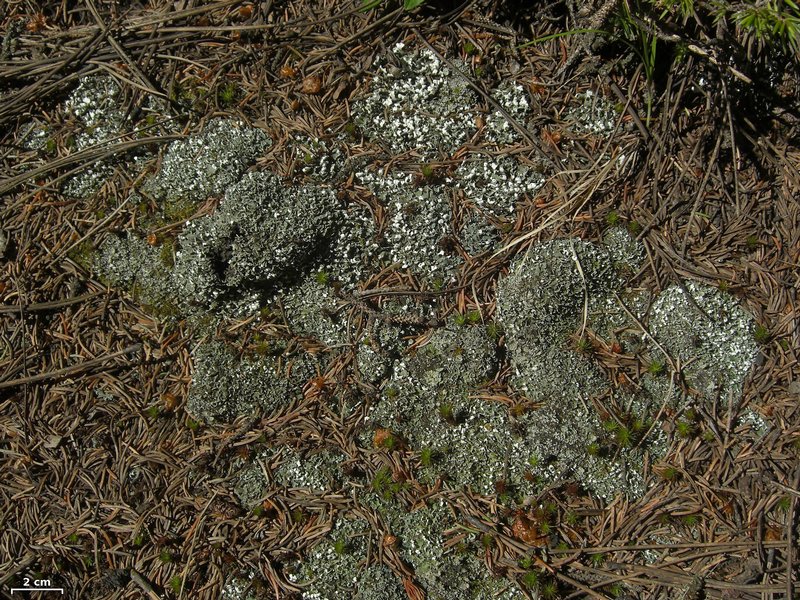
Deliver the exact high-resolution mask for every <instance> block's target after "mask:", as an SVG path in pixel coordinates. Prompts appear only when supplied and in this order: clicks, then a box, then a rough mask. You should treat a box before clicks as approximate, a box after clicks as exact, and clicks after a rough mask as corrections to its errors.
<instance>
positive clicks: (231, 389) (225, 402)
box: [186, 342, 316, 422]
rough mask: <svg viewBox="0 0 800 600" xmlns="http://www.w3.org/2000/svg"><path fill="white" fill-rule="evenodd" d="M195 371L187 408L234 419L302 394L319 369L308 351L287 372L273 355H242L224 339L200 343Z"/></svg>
mask: <svg viewBox="0 0 800 600" xmlns="http://www.w3.org/2000/svg"><path fill="white" fill-rule="evenodd" d="M194 361H195V367H194V373H193V375H192V385H191V387H190V388H189V398H188V400H187V403H186V411H187V412H188V413H189V414H191V415H192V416H193V417H194V418H196V419H198V420H200V421H205V422H216V421H222V422H231V421H233V420H234V419H235V418H236V417H239V416H242V415H252V414H254V413H255V411H256V410H262V411H264V412H266V413H270V412H272V411H274V410H276V409H277V408H280V407H281V406H283V405H284V404H286V403H287V402H288V401H289V400H291V399H292V398H296V397H298V396H301V395H302V390H303V386H304V385H305V384H306V383H307V382H308V380H309V379H310V378H311V377H312V376H313V375H314V374H315V373H316V369H315V368H314V361H313V360H312V359H311V358H309V357H307V356H304V355H301V356H298V357H296V358H295V359H294V360H293V361H292V368H291V370H290V371H289V372H288V373H287V372H286V371H285V370H282V371H280V372H279V371H278V369H277V363H276V362H275V361H274V360H272V359H269V358H259V359H249V358H243V359H240V358H239V357H238V356H237V355H236V354H234V353H233V352H232V351H230V350H229V349H227V348H226V347H225V345H224V344H222V343H221V342H210V343H207V344H202V345H200V346H199V347H198V348H197V350H196V351H195V353H194Z"/></svg>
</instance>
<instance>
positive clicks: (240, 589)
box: [220, 570, 275, 600]
mask: <svg viewBox="0 0 800 600" xmlns="http://www.w3.org/2000/svg"><path fill="white" fill-rule="evenodd" d="M256 580H257V576H256V572H255V571H253V570H247V571H243V572H239V573H234V574H231V575H229V576H228V577H227V579H226V580H225V584H224V585H223V586H222V591H221V596H220V597H221V599H222V600H273V599H274V598H275V594H274V593H273V592H272V591H271V590H270V589H268V588H266V587H265V586H264V585H263V584H255V582H256Z"/></svg>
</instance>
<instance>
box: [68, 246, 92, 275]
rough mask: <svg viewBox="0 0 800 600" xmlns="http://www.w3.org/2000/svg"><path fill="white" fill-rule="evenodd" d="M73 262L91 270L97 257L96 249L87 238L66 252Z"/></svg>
mask: <svg viewBox="0 0 800 600" xmlns="http://www.w3.org/2000/svg"><path fill="white" fill-rule="evenodd" d="M67 256H68V257H69V258H70V260H72V261H73V262H75V263H77V264H78V265H80V266H81V267H82V268H83V269H85V270H87V271H89V272H91V271H92V269H93V266H94V263H95V260H96V258H97V250H96V249H95V247H94V244H92V242H90V241H89V240H84V241H82V242H81V243H80V244H78V245H77V246H75V247H74V248H73V249H72V250H70V251H69V252H68V253H67Z"/></svg>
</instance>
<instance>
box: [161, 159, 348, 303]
mask: <svg viewBox="0 0 800 600" xmlns="http://www.w3.org/2000/svg"><path fill="white" fill-rule="evenodd" d="M340 222H341V212H340V210H339V206H338V203H337V201H336V197H335V195H334V194H333V192H332V191H331V190H330V189H328V188H323V187H317V186H304V187H300V188H286V187H284V186H283V185H281V183H280V181H279V180H278V178H277V177H276V176H274V175H272V174H271V173H266V172H259V173H249V174H247V175H246V176H245V177H243V178H242V180H241V181H239V182H237V183H236V184H234V185H231V186H230V187H229V188H228V189H227V191H226V192H225V197H224V199H223V201H222V202H221V203H220V205H219V207H218V208H217V210H216V211H215V212H214V213H213V214H211V215H208V216H206V217H202V218H200V219H196V220H194V221H192V222H191V223H189V224H188V225H187V226H186V228H185V229H184V231H183V232H182V233H181V235H180V236H179V237H178V246H179V248H180V249H179V250H178V252H177V254H176V261H175V272H174V281H175V284H176V286H178V287H179V295H180V297H182V298H184V300H185V302H187V303H189V304H193V305H202V306H207V307H214V306H215V305H216V304H217V303H218V302H219V301H221V300H224V299H226V298H230V297H231V296H241V295H242V294H243V293H245V294H246V293H248V292H250V293H251V294H262V295H263V294H270V293H274V292H277V291H280V290H281V289H282V288H283V287H285V286H288V285H290V284H291V283H293V282H295V281H296V279H297V278H298V275H299V274H302V273H303V272H304V271H305V272H307V271H308V270H309V269H310V268H311V267H312V266H313V264H314V262H315V261H316V260H317V258H318V256H319V253H320V249H321V248H325V247H326V246H327V244H329V243H330V241H331V240H332V239H333V238H334V236H335V234H336V229H337V226H338V225H339V224H340Z"/></svg>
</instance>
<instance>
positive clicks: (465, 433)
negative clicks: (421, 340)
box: [362, 325, 527, 494]
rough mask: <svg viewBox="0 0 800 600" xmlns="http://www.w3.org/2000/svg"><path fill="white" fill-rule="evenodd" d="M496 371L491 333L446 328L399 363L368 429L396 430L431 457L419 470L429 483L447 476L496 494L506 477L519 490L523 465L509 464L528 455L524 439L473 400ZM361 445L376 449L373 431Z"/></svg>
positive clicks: (501, 416) (489, 405)
mask: <svg viewBox="0 0 800 600" xmlns="http://www.w3.org/2000/svg"><path fill="white" fill-rule="evenodd" d="M496 368H497V358H496V346H495V342H494V341H493V340H492V339H491V338H490V337H489V335H488V334H487V333H486V329H485V327H483V326H477V325H476V326H461V327H458V326H455V325H447V326H445V327H443V328H441V329H438V330H436V331H435V332H434V333H433V334H432V336H431V338H430V340H429V342H428V343H427V344H426V345H424V346H422V347H421V348H419V349H418V350H417V351H416V353H415V354H414V355H413V356H408V357H405V358H403V359H401V360H400V361H398V362H397V363H396V364H395V366H394V375H393V377H392V378H391V379H390V381H389V382H388V383H387V384H386V386H385V387H384V388H383V390H382V396H381V399H380V401H379V402H377V403H376V404H375V405H373V406H372V407H371V408H370V412H369V413H368V415H367V418H366V425H367V426H368V427H380V428H387V429H390V430H391V431H392V432H393V433H394V434H396V435H398V436H400V438H402V439H403V440H405V441H406V442H407V443H408V445H409V446H410V447H411V448H412V449H414V450H417V451H420V452H422V451H425V452H427V453H429V454H430V460H429V461H428V463H429V464H426V465H424V467H423V468H422V470H421V472H420V477H421V478H422V480H424V481H427V482H428V483H434V482H435V480H436V479H437V478H439V477H441V476H445V477H446V479H447V480H448V482H449V485H451V486H453V487H455V488H459V489H460V488H463V487H464V486H469V487H471V488H472V489H473V490H475V491H476V492H478V493H482V494H493V493H494V484H495V482H496V481H498V480H501V479H508V480H510V481H513V482H515V483H519V484H521V483H522V481H523V473H524V459H523V460H516V461H511V464H510V463H509V456H510V455H514V456H520V455H522V454H524V455H525V457H527V454H525V453H526V452H527V451H526V449H525V446H524V440H523V439H521V438H519V437H515V436H514V435H513V433H512V426H511V423H510V422H509V417H508V411H507V409H506V408H505V406H503V405H502V404H499V403H495V402H490V401H487V400H483V399H481V398H477V397H474V395H473V392H474V391H475V390H476V388H477V387H478V386H480V385H481V384H482V383H484V382H487V381H488V380H490V379H491V377H492V376H493V375H494V372H495V370H496ZM362 442H363V443H364V444H366V445H370V444H371V439H370V432H369V430H368V431H366V432H365V434H364V435H363V436H362Z"/></svg>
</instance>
